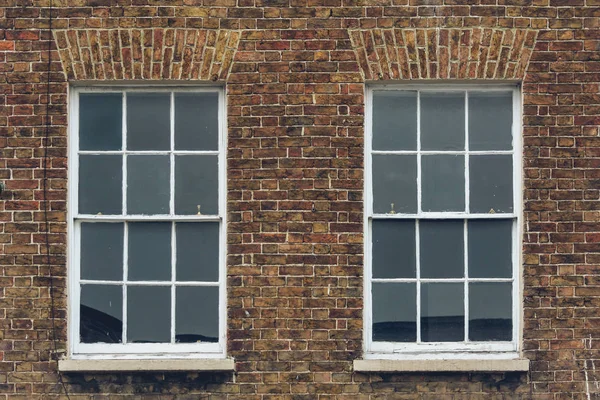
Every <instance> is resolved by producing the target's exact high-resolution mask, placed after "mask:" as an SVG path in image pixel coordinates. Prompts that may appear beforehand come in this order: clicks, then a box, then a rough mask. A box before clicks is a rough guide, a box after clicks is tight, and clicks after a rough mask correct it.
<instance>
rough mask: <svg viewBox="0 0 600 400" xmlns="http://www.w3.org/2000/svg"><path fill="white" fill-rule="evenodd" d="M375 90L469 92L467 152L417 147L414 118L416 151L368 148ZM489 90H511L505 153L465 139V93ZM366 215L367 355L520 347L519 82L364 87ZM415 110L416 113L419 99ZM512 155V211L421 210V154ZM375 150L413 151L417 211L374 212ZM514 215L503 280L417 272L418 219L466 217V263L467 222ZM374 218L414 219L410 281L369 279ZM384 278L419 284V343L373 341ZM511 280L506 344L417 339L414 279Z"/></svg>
mask: <svg viewBox="0 0 600 400" xmlns="http://www.w3.org/2000/svg"><path fill="white" fill-rule="evenodd" d="M375 91H417V92H418V93H419V94H418V96H420V93H423V92H463V93H464V92H467V95H466V96H465V135H466V136H465V151H423V150H421V149H420V146H421V140H420V133H421V132H420V118H417V143H418V144H417V146H418V147H417V150H415V151H412V150H411V151H403V150H401V151H374V150H373V149H372V136H373V130H372V129H373V124H372V120H373V93H374V92H375ZM478 91H479V92H490V91H502V92H507V91H512V101H513V118H512V136H513V148H512V150H508V151H469V150H468V148H469V147H468V146H469V137H468V132H469V131H468V129H469V127H468V113H469V107H468V93H472V92H478ZM365 97H366V100H365V186H364V190H365V213H364V237H365V266H364V293H365V294H364V302H365V307H364V317H363V319H364V330H363V343H364V351H365V356H364V358H365V359H440V360H441V359H448V358H451V359H477V358H481V356H482V354H485V357H486V358H490V359H506V358H515V357H516V356H517V355H518V354H519V352H520V351H521V348H520V343H521V342H522V323H521V321H522V318H523V317H522V312H523V311H522V301H521V293H522V292H521V290H522V289H521V285H522V282H521V276H522V273H521V264H522V263H521V243H522V241H521V238H522V227H521V226H522V209H523V207H522V180H523V177H522V143H521V135H522V124H521V120H522V113H521V104H522V99H521V91H520V86H519V84H518V83H513V82H511V83H506V84H496V83H488V82H486V83H469V84H465V83H456V84H427V83H425V84H383V85H381V84H373V85H367V86H366V87H365ZM418 104H419V106H418V108H417V113H418V114H419V113H420V102H418ZM467 153H468V154H469V155H478V154H511V155H512V156H513V157H512V161H513V212H512V213H496V214H487V213H485V214H477V213H468V212H423V211H421V182H420V180H421V173H420V169H421V162H420V157H421V155H422V154H467ZM373 154H415V155H417V158H418V161H417V196H418V212H417V213H416V214H414V213H413V214H403V213H396V214H392V215H390V214H375V213H374V212H373V180H372V173H373V169H372V155H373ZM468 163H469V157H465V202H466V204H465V210H468V209H469V208H468V207H469V203H468V202H469V196H468V194H469V168H468V166H469V164H468ZM496 218H504V219H512V220H513V227H512V263H513V269H512V277H511V278H506V279H500V278H498V279H496V278H477V279H474V278H465V277H463V278H458V279H422V278H420V271H419V253H418V249H419V244H418V241H419V231H418V225H419V223H418V222H419V220H424V219H454V220H456V219H464V220H465V241H464V246H465V250H464V254H465V257H464V263H465V268H466V267H467V265H468V264H467V263H468V257H467V246H468V242H467V233H466V227H467V222H468V220H471V219H496ZM373 219H409V220H415V221H416V232H415V234H416V241H417V254H416V262H417V275H416V278H411V279H373V278H372V272H373V271H372V251H373V246H372V224H371V223H372V221H373ZM378 281H385V282H417V294H416V297H417V321H416V323H417V342H416V343H404V342H375V341H373V340H372V335H373V332H372V317H373V313H372V311H373V310H372V283H373V282H378ZM465 281H467V282H512V284H513V285H512V306H513V307H512V313H513V314H512V318H513V332H512V338H513V340H512V341H510V342H500V341H497V342H496V341H489V342H469V340H468V335H466V334H465V340H464V341H463V342H421V341H420V312H419V311H420V284H418V282H460V283H465ZM464 290H465V301H464V307H465V331H466V330H467V329H468V328H467V326H468V323H469V321H468V318H469V317H468V315H469V314H468V313H469V309H468V301H467V299H468V297H466V294H467V291H468V284H465V289H464Z"/></svg>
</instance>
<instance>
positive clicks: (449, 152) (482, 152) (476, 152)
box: [373, 150, 513, 156]
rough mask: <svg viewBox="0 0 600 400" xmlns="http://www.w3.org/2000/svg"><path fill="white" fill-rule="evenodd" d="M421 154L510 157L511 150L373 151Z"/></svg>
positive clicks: (378, 151) (379, 151) (377, 151)
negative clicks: (503, 155)
mask: <svg viewBox="0 0 600 400" xmlns="http://www.w3.org/2000/svg"><path fill="white" fill-rule="evenodd" d="M418 153H421V154H423V155H436V154H445V155H458V156H460V155H464V154H467V153H469V154H473V155H483V156H485V155H502V154H505V155H510V154H513V151H512V150H474V151H467V150H420V151H417V150H373V154H379V155H411V154H418Z"/></svg>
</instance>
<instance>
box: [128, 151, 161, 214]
mask: <svg viewBox="0 0 600 400" xmlns="http://www.w3.org/2000/svg"><path fill="white" fill-rule="evenodd" d="M169 181H170V170H169V156H127V213H128V214H168V213H169V199H170V196H169V191H170V184H169Z"/></svg>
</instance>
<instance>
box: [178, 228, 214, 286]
mask: <svg viewBox="0 0 600 400" xmlns="http://www.w3.org/2000/svg"><path fill="white" fill-rule="evenodd" d="M175 230H176V235H177V268H176V271H177V280H178V281H205V282H206V281H212V282H216V281H218V280H219V223H218V222H202V223H193V222H178V223H177V224H176V225H175Z"/></svg>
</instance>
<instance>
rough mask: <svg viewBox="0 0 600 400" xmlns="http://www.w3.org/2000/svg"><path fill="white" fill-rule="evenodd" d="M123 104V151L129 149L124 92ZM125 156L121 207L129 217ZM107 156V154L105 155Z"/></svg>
mask: <svg viewBox="0 0 600 400" xmlns="http://www.w3.org/2000/svg"><path fill="white" fill-rule="evenodd" d="M122 101H123V104H122V112H121V116H122V118H121V119H122V126H121V132H122V135H121V146H122V148H121V150H123V151H124V150H125V149H126V148H127V147H126V146H127V93H126V92H123V100H122ZM121 153H122V154H123V159H122V162H123V172H122V174H123V176H122V187H121V191H122V195H121V199H122V201H123V204H122V207H121V213H122V214H123V215H127V156H126V155H125V153H124V152H121ZM104 154H106V153H104Z"/></svg>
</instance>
